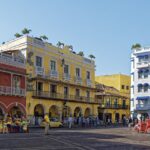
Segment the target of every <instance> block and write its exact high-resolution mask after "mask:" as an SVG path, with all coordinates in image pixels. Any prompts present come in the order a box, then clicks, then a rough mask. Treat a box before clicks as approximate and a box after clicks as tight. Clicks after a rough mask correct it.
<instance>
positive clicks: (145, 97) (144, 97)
mask: <svg viewBox="0 0 150 150" xmlns="http://www.w3.org/2000/svg"><path fill="white" fill-rule="evenodd" d="M149 98H150V96H138V97H137V98H136V100H147V99H149Z"/></svg>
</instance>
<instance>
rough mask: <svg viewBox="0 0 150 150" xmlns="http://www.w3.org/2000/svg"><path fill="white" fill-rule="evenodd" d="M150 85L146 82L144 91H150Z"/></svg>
mask: <svg viewBox="0 0 150 150" xmlns="http://www.w3.org/2000/svg"><path fill="white" fill-rule="evenodd" d="M148 87H149V85H148V84H145V85H144V92H148Z"/></svg>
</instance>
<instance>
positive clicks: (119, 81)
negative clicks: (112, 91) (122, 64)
mask: <svg viewBox="0 0 150 150" xmlns="http://www.w3.org/2000/svg"><path fill="white" fill-rule="evenodd" d="M95 81H96V82H98V83H100V84H105V85H107V86H112V87H114V88H116V89H117V90H118V91H119V92H120V94H121V95H122V96H126V97H128V98H130V83H131V78H130V76H128V75H124V74H113V75H103V76H96V77H95Z"/></svg>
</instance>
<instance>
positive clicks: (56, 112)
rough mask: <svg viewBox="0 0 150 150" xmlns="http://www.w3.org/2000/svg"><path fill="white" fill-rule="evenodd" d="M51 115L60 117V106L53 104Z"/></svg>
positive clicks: (50, 109)
mask: <svg viewBox="0 0 150 150" xmlns="http://www.w3.org/2000/svg"><path fill="white" fill-rule="evenodd" d="M49 117H50V118H51V117H52V118H59V109H58V106H56V105H52V106H51V107H50V108H49Z"/></svg>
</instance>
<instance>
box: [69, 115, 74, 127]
mask: <svg viewBox="0 0 150 150" xmlns="http://www.w3.org/2000/svg"><path fill="white" fill-rule="evenodd" d="M72 122H73V118H72V116H71V115H70V117H69V118H68V123H69V129H71V127H72Z"/></svg>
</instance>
